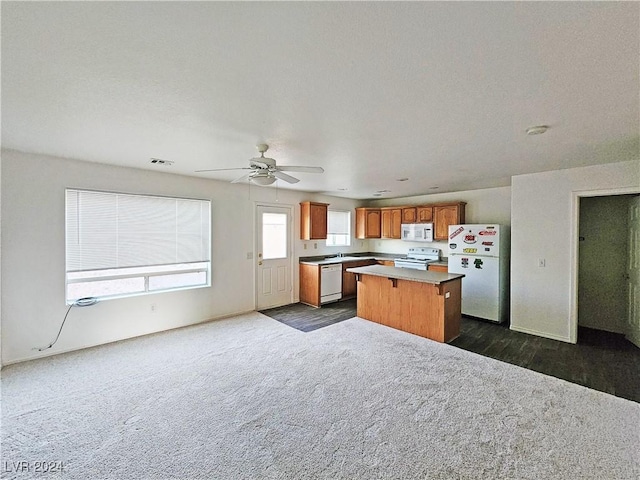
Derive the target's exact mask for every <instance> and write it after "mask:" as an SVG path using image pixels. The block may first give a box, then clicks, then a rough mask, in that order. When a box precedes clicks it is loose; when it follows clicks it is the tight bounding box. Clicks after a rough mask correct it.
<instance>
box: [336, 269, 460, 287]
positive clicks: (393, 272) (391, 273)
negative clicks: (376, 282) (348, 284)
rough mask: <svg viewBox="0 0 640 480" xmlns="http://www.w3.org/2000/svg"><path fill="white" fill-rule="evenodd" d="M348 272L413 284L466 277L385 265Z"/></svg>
mask: <svg viewBox="0 0 640 480" xmlns="http://www.w3.org/2000/svg"><path fill="white" fill-rule="evenodd" d="M347 272H351V273H356V274H361V275H374V276H377V277H387V278H395V279H398V280H409V281H412V282H422V283H433V284H434V285H440V284H441V283H446V282H450V281H452V280H456V279H458V278H462V277H464V275H461V274H457V273H444V272H433V271H430V270H414V269H411V268H397V267H387V266H384V265H369V266H367V267H354V268H347Z"/></svg>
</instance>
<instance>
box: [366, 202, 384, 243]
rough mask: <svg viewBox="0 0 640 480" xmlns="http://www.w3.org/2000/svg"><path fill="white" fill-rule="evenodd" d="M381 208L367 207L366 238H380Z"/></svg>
mask: <svg viewBox="0 0 640 480" xmlns="http://www.w3.org/2000/svg"><path fill="white" fill-rule="evenodd" d="M380 227H381V225H380V210H379V209H367V215H366V221H365V238H380V234H381V232H380Z"/></svg>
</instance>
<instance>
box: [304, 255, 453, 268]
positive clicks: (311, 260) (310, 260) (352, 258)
mask: <svg viewBox="0 0 640 480" xmlns="http://www.w3.org/2000/svg"><path fill="white" fill-rule="evenodd" d="M404 257H406V255H404V254H399V253H375V252H366V253H351V254H345V255H344V256H343V257H336V256H318V257H300V261H299V263H304V264H306V265H333V264H336V263H345V262H357V261H360V260H395V259H396V258H404ZM431 265H444V266H445V267H446V266H447V259H446V258H443V259H441V260H440V261H438V262H432V263H431Z"/></svg>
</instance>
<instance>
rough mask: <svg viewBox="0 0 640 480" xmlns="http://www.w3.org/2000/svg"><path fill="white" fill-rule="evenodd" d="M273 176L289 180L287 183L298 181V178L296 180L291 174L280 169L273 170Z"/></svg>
mask: <svg viewBox="0 0 640 480" xmlns="http://www.w3.org/2000/svg"><path fill="white" fill-rule="evenodd" d="M273 176H274V177H276V178H279V179H280V180H284V181H285V182H289V183H298V182H299V181H300V180H298V179H297V178H295V177H292V176H291V175H287V174H286V173H282V172H281V171H280V170H276V171H275V172H273Z"/></svg>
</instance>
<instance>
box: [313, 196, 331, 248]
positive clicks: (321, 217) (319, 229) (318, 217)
mask: <svg viewBox="0 0 640 480" xmlns="http://www.w3.org/2000/svg"><path fill="white" fill-rule="evenodd" d="M326 238H327V205H323V204H319V203H314V204H312V205H311V239H312V240H316V239H317V240H322V239H326Z"/></svg>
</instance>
